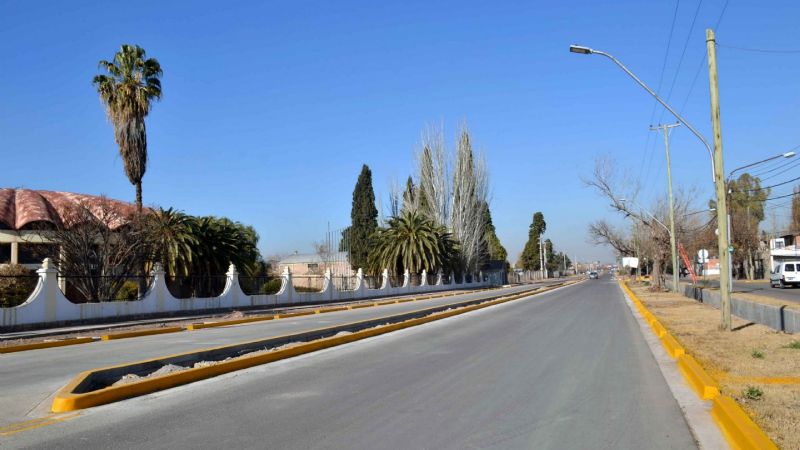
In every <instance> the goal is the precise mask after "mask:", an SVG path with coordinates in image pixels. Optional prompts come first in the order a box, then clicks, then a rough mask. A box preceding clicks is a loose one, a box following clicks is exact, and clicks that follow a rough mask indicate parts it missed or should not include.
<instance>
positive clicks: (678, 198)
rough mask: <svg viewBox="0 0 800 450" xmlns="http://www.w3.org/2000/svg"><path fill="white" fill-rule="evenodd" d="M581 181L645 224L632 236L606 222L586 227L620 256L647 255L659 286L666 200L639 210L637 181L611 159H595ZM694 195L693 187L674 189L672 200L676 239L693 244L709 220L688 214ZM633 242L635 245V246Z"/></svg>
mask: <svg viewBox="0 0 800 450" xmlns="http://www.w3.org/2000/svg"><path fill="white" fill-rule="evenodd" d="M583 182H584V184H585V185H586V186H588V187H591V188H593V189H595V190H596V191H598V193H600V195H602V196H603V197H605V198H606V199H608V200H610V201H611V205H610V206H611V208H612V209H614V210H615V211H618V212H620V213H622V214H623V215H625V217H631V218H633V219H634V220H636V221H638V222H640V223H642V224H643V225H644V227H641V228H640V227H636V230H638V231H636V232H634V233H632V234H633V236H631V237H627V236H626V235H625V233H624V232H622V231H620V230H619V229H617V228H615V227H613V226H611V225H610V224H608V223H607V222H605V221H602V220H601V221H597V222H595V223H593V224H591V225H590V226H589V236H590V239H592V240H593V242H595V243H602V244H607V245H610V246H612V247H613V248H614V249H615V250H617V251H618V252H619V253H620V254H622V255H631V254H634V253H638V255H639V256H643V257H647V258H650V259H651V260H652V261H653V282H654V287H655V288H657V289H658V288H661V286H662V285H663V282H664V280H663V274H664V268H665V266H666V262H667V261H669V259H670V255H671V248H670V232H669V230H668V228H667V225H666V223H668V217H669V205H668V203H667V200H666V199H660V200H658V201H656V202H655V203H654V204H653V205H651V206H650V211H643V210H641V209H640V208H639V207H638V206H637V204H636V202H635V200H634V199H635V198H636V195H637V194H638V191H639V185H638V183H636V182H634V181H632V180H630V179H626V178H624V177H621V176H620V175H619V174H618V173H617V171H616V170H615V167H614V162H613V161H612V160H610V159H607V158H602V157H601V158H598V159H597V160H596V161H595V168H594V172H593V174H592V176H591V177H590V178H584V179H583ZM696 197H697V195H696V192H695V191H694V190H693V189H690V190H688V191H687V190H684V189H681V188H678V189H676V190H675V194H674V198H673V200H674V201H673V203H674V211H675V235H676V239H677V240H678V242H681V241H686V242H692V243H694V242H697V241H698V239H699V236H701V235H703V233H707V228H708V226H709V225H710V222H706V223H704V224H703V223H701V219H702V216H697V215H695V214H689V213H688V212H689V209H690V206H691V203H692V199H694V198H696ZM634 243H636V244H638V245H636V246H634ZM634 247H638V249H637V248H634ZM637 250H638V252H637ZM673 270H679V267H674V268H673Z"/></svg>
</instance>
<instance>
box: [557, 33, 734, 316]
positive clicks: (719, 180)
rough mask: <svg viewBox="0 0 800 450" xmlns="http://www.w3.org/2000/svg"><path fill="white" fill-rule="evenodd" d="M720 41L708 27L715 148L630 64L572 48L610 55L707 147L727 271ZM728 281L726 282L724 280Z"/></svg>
mask: <svg viewBox="0 0 800 450" xmlns="http://www.w3.org/2000/svg"><path fill="white" fill-rule="evenodd" d="M715 45H716V42H715V40H714V32H713V31H711V30H710V29H709V30H706V46H707V49H708V68H709V83H710V86H711V118H712V122H713V125H714V149H713V150H712V148H711V145H710V144H709V143H708V141H707V140H706V138H705V137H703V135H702V134H700V132H699V131H697V129H696V128H695V127H693V126H692V125H691V124H690V123H689V122H687V121H686V120H685V119H684V118H683V117H682V116H681V115H680V114H678V113H677V112H676V111H675V110H674V109H672V107H671V106H669V105H668V104H667V103H666V102H665V101H664V100H662V99H661V97H659V96H658V94H656V93H655V92H654V91H653V90H652V89H650V87H648V86H647V85H646V84H645V83H644V82H643V81H642V80H640V79H639V77H637V76H636V75H635V74H634V73H633V72H631V71H630V70H629V69H628V68H627V67H625V66H624V65H623V64H622V63H621V62H619V60H617V59H616V58H614V57H613V56H611V55H610V54H608V53H606V52H602V51H599V50H594V49H592V48H589V47H584V46H580V45H570V47H569V51H571V52H572V53H579V54H584V55H591V54H596V55H602V56H605V57H606V58H608V59H610V60H611V61H612V62H613V63H614V64H616V65H617V66H618V67H619V68H620V69H622V70H623V71H624V72H625V73H627V74H628V76H630V77H631V78H633V80H634V81H636V83H637V84H638V85H639V86H641V87H642V89H644V90H645V91H647V93H649V94H650V95H652V96H653V98H655V99H656V101H658V103H660V104H661V105H662V106H663V107H664V108H666V109H667V111H669V112H670V113H671V114H672V115H673V116H675V118H676V119H678V121H679V122H680V123H682V124H683V125H685V126H686V128H688V129H689V131H691V132H692V134H694V135H695V136H696V137H697V139H699V140H700V142H702V143H703V145H704V146H705V147H706V150H707V151H708V154H709V156H710V157H711V173H712V176H713V180H714V184H715V187H716V197H717V224H718V225H720V226H719V230H720V233H719V235H718V237H717V247H718V249H719V252H720V255H719V259H720V273H724V272H727V270H728V266H729V264H730V255H729V254H728V253H727V247H728V245H727V230H726V227H725V226H724V225H723V224H724V223H725V219H726V216H727V212H728V209H727V202H726V198H725V197H726V196H725V183H724V181H725V180H724V178H723V177H724V175H723V173H724V172H723V170H722V169H723V168H722V131H721V127H720V124H719V91H718V90H717V55H716V48H715ZM723 280H724V281H723ZM728 284H729V283H728V280H727V279H725V278H724V277H722V276H720V300H721V301H720V303H721V308H720V309H721V310H722V326H723V328H725V329H727V330H729V331H730V329H731V326H730V315H731V292H730V286H729V285H728Z"/></svg>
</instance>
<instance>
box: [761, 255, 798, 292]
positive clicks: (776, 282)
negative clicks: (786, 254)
mask: <svg viewBox="0 0 800 450" xmlns="http://www.w3.org/2000/svg"><path fill="white" fill-rule="evenodd" d="M769 285H770V286H771V287H778V286H780V287H782V288H784V287H786V286H797V285H800V261H783V262H781V263H779V264H778V265H777V266H775V269H774V270H773V271H772V272H771V273H770V276H769Z"/></svg>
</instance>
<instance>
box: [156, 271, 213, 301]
mask: <svg viewBox="0 0 800 450" xmlns="http://www.w3.org/2000/svg"><path fill="white" fill-rule="evenodd" d="M165 281H166V283H167V289H168V290H169V293H170V294H172V296H173V297H175V298H203V297H216V296H218V295H220V294H222V291H223V290H224V289H225V284H226V283H227V282H228V277H227V276H226V275H212V276H192V275H190V276H186V277H184V276H167V277H166V278H165Z"/></svg>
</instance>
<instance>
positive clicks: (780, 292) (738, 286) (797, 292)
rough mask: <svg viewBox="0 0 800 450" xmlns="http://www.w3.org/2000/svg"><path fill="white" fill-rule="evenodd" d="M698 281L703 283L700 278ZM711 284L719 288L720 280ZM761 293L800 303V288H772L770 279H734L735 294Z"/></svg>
mask: <svg viewBox="0 0 800 450" xmlns="http://www.w3.org/2000/svg"><path fill="white" fill-rule="evenodd" d="M698 282H700V283H702V282H701V281H699V280H698ZM708 283H709V284H710V285H711V286H714V287H715V288H719V281H718V280H713V281H709V282H708ZM737 292H739V293H743V294H753V295H761V296H764V297H772V298H774V299H775V300H782V301H786V302H798V303H800V288H792V287H787V288H786V289H780V288H771V287H770V286H769V281H747V282H745V281H739V280H733V294H734V295H736V293H737Z"/></svg>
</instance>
